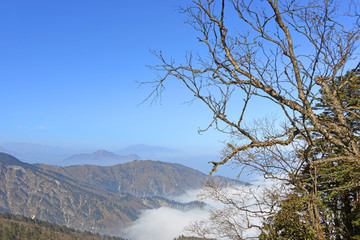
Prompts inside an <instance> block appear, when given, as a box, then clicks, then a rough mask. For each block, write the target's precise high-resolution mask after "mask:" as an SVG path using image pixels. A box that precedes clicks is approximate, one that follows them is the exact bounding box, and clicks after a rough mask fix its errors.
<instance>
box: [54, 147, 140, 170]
mask: <svg viewBox="0 0 360 240" xmlns="http://www.w3.org/2000/svg"><path fill="white" fill-rule="evenodd" d="M137 159H140V157H139V156H138V155H136V154H127V155H118V154H115V153H113V152H109V151H106V150H103V149H100V150H97V151H96V152H93V153H85V154H84V153H83V154H74V155H71V156H70V157H68V158H66V159H64V160H63V161H61V162H60V164H59V165H61V166H73V165H85V164H90V165H98V166H112V165H116V164H121V163H124V162H129V161H134V160H137Z"/></svg>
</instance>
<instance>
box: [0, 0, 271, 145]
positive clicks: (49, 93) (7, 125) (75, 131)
mask: <svg viewBox="0 0 360 240" xmlns="http://www.w3.org/2000/svg"><path fill="white" fill-rule="evenodd" d="M186 2H187V1H180V0H173V1H165V0H154V1H145V0H142V1H120V0H76V1H74V0H61V1H60V0H53V1H48V0H34V1H27V0H3V1H0V34H1V38H0V52H1V54H0V83H1V88H0V109H1V112H2V114H1V115H2V117H1V118H0V142H7V141H15V142H31V143H40V144H46V145H52V146H72V145H80V146H88V147H92V148H94V149H96V148H97V149H100V148H102V149H108V150H113V151H115V150H119V149H121V148H123V147H127V146H129V145H133V144H150V145H161V146H166V147H171V148H178V149H179V148H180V149H181V148H189V147H192V148H193V149H201V151H203V150H206V151H208V150H211V151H213V150H215V151H217V150H219V149H221V146H222V144H221V142H222V141H223V140H225V139H226V138H225V137H224V136H223V135H221V134H218V133H217V132H216V131H215V130H210V131H208V132H206V133H204V134H203V135H199V134H198V133H197V130H198V129H199V128H204V127H206V126H207V124H208V123H210V120H211V114H210V112H209V111H208V110H207V109H206V108H205V106H203V105H202V104H201V103H199V102H195V103H193V104H192V105H189V104H185V103H184V102H186V101H188V100H191V96H190V95H189V94H188V93H187V92H186V91H184V88H183V87H182V86H181V85H180V84H177V83H176V82H170V84H168V85H167V89H166V91H165V92H164V94H163V98H162V99H163V101H162V103H161V104H156V105H152V106H150V104H149V103H145V104H143V105H140V106H139V103H141V102H142V100H143V99H144V98H146V96H147V95H148V94H149V93H150V92H151V87H150V86H143V87H141V88H139V87H138V83H137V82H141V81H151V80H153V79H154V78H155V77H156V73H155V72H153V71H152V70H150V69H149V68H148V67H147V65H155V64H157V63H158V60H157V58H156V57H155V56H154V55H152V54H151V53H150V50H151V49H154V50H162V51H164V52H165V54H167V56H172V57H174V58H176V59H179V61H181V60H182V59H183V57H184V55H185V51H186V50H194V51H201V45H200V43H199V42H198V41H197V40H196V38H195V32H194V30H193V29H192V27H190V26H189V25H187V24H185V23H184V22H185V21H186V20H185V16H184V15H182V14H179V13H178V12H177V7H178V6H179V5H180V4H186ZM265 108H266V107H265V106H263V109H260V108H259V107H257V108H254V109H253V111H252V114H253V115H254V116H255V115H256V113H257V112H261V113H264V109H265ZM267 110H268V111H271V109H270V110H269V109H267Z"/></svg>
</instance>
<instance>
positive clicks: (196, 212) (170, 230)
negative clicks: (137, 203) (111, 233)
mask: <svg viewBox="0 0 360 240" xmlns="http://www.w3.org/2000/svg"><path fill="white" fill-rule="evenodd" d="M207 216H208V213H207V211H205V210H203V209H193V210H190V211H180V210H176V209H171V208H167V207H162V208H159V209H151V210H145V211H144V212H143V213H142V214H141V216H140V218H139V219H138V220H136V221H135V222H134V224H133V225H132V226H131V227H129V228H127V229H125V230H124V232H123V236H124V237H125V238H130V239H132V240H148V239H157V240H172V239H174V238H175V237H178V236H180V235H182V234H184V235H186V232H185V231H184V228H185V227H186V226H188V225H189V224H191V223H192V222H194V221H198V220H201V219H205V218H207Z"/></svg>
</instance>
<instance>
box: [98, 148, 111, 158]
mask: <svg viewBox="0 0 360 240" xmlns="http://www.w3.org/2000/svg"><path fill="white" fill-rule="evenodd" d="M93 154H94V155H98V156H112V157H113V156H115V153H112V152H109V151H106V150H104V149H100V150H97V151H96V152H94V153H93Z"/></svg>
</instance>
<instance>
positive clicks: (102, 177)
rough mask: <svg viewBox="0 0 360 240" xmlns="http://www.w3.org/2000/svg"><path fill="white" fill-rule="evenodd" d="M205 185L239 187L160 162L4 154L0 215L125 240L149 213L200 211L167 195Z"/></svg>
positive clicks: (1, 158) (197, 205)
mask: <svg viewBox="0 0 360 240" xmlns="http://www.w3.org/2000/svg"><path fill="white" fill-rule="evenodd" d="M206 181H217V182H221V184H225V185H229V184H239V183H240V182H237V181H234V180H231V179H227V178H222V177H213V178H210V177H209V176H207V175H205V174H203V173H201V172H199V171H197V170H194V169H191V168H188V167H185V166H183V165H180V164H174V163H164V162H159V161H150V160H136V161H132V162H127V163H123V164H117V165H114V166H95V165H74V166H67V167H60V166H54V165H47V164H28V163H24V162H22V161H20V160H19V159H17V158H15V157H13V156H11V155H9V154H6V153H0V211H1V212H9V213H12V214H16V215H21V216H25V217H30V218H33V219H39V220H43V221H49V222H51V223H56V224H59V225H64V226H67V227H72V228H74V229H76V230H80V231H89V232H93V233H99V234H106V235H111V236H120V235H121V232H122V229H124V228H126V227H128V226H131V224H132V223H133V222H134V221H135V220H137V219H138V218H139V216H140V214H141V213H142V212H143V211H144V210H149V209H157V208H160V207H167V208H171V209H178V210H182V211H186V210H190V209H196V208H200V209H201V208H202V207H204V203H203V202H201V201H192V202H187V203H180V202H176V201H173V200H170V199H169V198H168V197H170V196H176V195H180V194H183V193H185V192H186V191H188V190H193V189H199V188H201V186H202V184H203V183H204V182H206Z"/></svg>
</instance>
